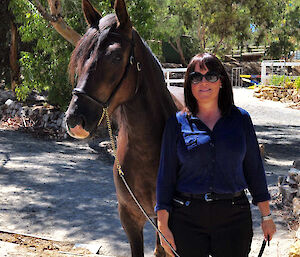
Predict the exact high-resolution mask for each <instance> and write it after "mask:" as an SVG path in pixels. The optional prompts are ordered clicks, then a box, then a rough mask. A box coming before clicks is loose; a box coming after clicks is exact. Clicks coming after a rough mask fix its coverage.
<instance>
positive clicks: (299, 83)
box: [294, 77, 300, 89]
mask: <svg viewBox="0 0 300 257" xmlns="http://www.w3.org/2000/svg"><path fill="white" fill-rule="evenodd" d="M294 86H295V87H296V88H297V89H300V77H297V78H296V79H295V81H294Z"/></svg>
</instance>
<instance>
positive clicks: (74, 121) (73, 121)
mask: <svg viewBox="0 0 300 257" xmlns="http://www.w3.org/2000/svg"><path fill="white" fill-rule="evenodd" d="M66 121H67V124H68V126H69V127H70V128H74V127H76V126H78V125H80V126H82V128H84V126H85V119H84V117H83V116H82V115H69V116H67V120H66Z"/></svg>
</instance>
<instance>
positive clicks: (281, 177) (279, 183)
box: [278, 176, 285, 185]
mask: <svg viewBox="0 0 300 257" xmlns="http://www.w3.org/2000/svg"><path fill="white" fill-rule="evenodd" d="M284 182H285V176H278V185H281V184H283V183H284Z"/></svg>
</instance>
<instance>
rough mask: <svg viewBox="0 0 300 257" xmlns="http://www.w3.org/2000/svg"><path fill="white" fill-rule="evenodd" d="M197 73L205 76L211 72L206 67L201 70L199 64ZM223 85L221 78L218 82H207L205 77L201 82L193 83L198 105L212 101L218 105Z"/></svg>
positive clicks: (192, 87)
mask: <svg viewBox="0 0 300 257" xmlns="http://www.w3.org/2000/svg"><path fill="white" fill-rule="evenodd" d="M195 72H199V73H201V74H202V75H205V74H206V73H208V72H209V70H208V69H207V67H205V69H200V66H199V63H197V64H196V66H195ZM221 85H222V82H221V79H220V78H218V80H217V81H216V82H210V81H207V80H206V78H205V77H203V78H202V80H201V81H200V82H197V81H196V83H192V82H191V90H192V94H193V96H194V97H195V99H196V100H197V102H198V104H201V103H205V102H211V101H216V103H218V97H219V91H220V87H221Z"/></svg>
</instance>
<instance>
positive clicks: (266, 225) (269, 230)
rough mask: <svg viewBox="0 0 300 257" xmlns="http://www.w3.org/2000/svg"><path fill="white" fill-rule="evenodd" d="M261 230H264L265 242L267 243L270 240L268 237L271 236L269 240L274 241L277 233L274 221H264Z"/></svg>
mask: <svg viewBox="0 0 300 257" xmlns="http://www.w3.org/2000/svg"><path fill="white" fill-rule="evenodd" d="M261 228H262V230H263V233H264V237H265V240H266V241H267V240H268V236H269V239H270V240H272V237H273V235H274V234H275V232H276V225H275V223H274V221H273V220H262V221H261Z"/></svg>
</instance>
